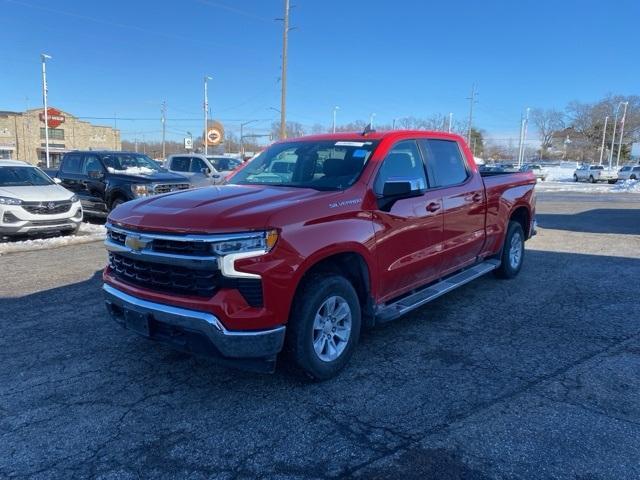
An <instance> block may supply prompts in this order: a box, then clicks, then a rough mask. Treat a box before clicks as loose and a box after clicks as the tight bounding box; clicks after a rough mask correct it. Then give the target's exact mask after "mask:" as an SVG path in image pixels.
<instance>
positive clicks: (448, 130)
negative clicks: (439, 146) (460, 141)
mask: <svg viewBox="0 0 640 480" xmlns="http://www.w3.org/2000/svg"><path fill="white" fill-rule="evenodd" d="M452 123H453V112H449V128H448V129H447V132H449V133H451V124H452Z"/></svg>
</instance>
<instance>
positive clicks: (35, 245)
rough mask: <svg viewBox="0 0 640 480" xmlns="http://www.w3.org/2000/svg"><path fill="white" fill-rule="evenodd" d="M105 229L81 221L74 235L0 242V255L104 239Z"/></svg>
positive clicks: (101, 226)
mask: <svg viewBox="0 0 640 480" xmlns="http://www.w3.org/2000/svg"><path fill="white" fill-rule="evenodd" d="M106 234H107V230H106V229H105V227H104V225H95V224H92V223H86V222H84V223H81V224H80V230H78V233H77V234H76V235H68V236H59V237H51V238H35V239H30V240H22V241H17V242H12V241H9V242H6V243H0V255H2V254H5V253H15V252H30V251H32V250H48V249H51V248H59V247H66V246H67V245H78V244H81V243H90V242H99V241H101V240H104V239H105V237H106Z"/></svg>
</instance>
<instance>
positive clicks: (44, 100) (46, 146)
mask: <svg viewBox="0 0 640 480" xmlns="http://www.w3.org/2000/svg"><path fill="white" fill-rule="evenodd" d="M40 59H41V60H42V103H43V104H44V151H45V156H46V159H47V168H51V165H50V162H49V112H47V108H48V106H47V100H48V99H47V94H48V93H49V88H48V87H47V67H46V65H47V60H51V55H47V54H46V53H41V54H40Z"/></svg>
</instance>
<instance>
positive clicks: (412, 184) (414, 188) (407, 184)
mask: <svg viewBox="0 0 640 480" xmlns="http://www.w3.org/2000/svg"><path fill="white" fill-rule="evenodd" d="M423 183H424V182H423V181H422V180H421V179H419V178H415V179H404V178H403V179H396V180H387V181H386V182H385V183H384V187H383V188H382V196H383V197H385V198H393V197H396V198H405V197H412V196H414V195H420V194H421V193H422V191H423V189H424V184H423Z"/></svg>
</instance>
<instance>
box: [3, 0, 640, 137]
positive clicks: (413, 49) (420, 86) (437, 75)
mask: <svg viewBox="0 0 640 480" xmlns="http://www.w3.org/2000/svg"><path fill="white" fill-rule="evenodd" d="M292 4H294V5H295V7H294V8H293V9H292V11H291V25H292V26H294V27H295V29H294V30H293V31H292V32H291V33H290V49H289V82H288V85H289V93H288V112H289V115H288V119H289V120H293V121H298V122H300V123H302V124H305V125H312V124H314V123H322V124H325V125H329V124H330V122H331V111H332V108H333V106H334V105H339V106H340V111H339V114H338V122H339V123H340V122H348V121H353V120H357V119H362V120H364V119H367V118H368V117H369V115H370V114H371V113H372V112H375V113H376V114H377V116H376V121H377V122H378V123H387V122H388V123H391V120H392V119H393V118H397V117H403V116H416V117H428V116H430V115H433V114H436V113H442V114H446V113H448V112H453V113H454V118H456V119H463V118H466V116H467V115H468V101H467V100H466V97H468V96H469V90H470V88H471V84H472V83H475V84H476V85H477V88H478V91H479V96H478V100H479V103H478V104H477V106H476V117H475V118H476V120H475V121H474V124H475V125H476V126H478V127H479V128H482V129H484V130H485V131H487V133H488V134H489V136H493V137H494V138H506V137H511V136H513V137H516V136H517V131H518V125H519V118H520V112H521V111H522V109H523V108H524V107H526V106H530V107H545V108H550V107H560V108H562V107H564V106H565V104H566V103H567V102H568V101H570V100H580V101H593V100H596V99H598V98H600V97H602V96H604V95H606V94H607V93H610V92H611V93H620V94H638V93H640V92H638V85H639V84H640V82H639V80H640V63H639V62H638V45H640V38H639V36H640V33H639V30H638V19H639V18H640V2H638V1H637V0H614V1H604V0H600V1H592V0H583V1H577V0H556V1H548V0H541V1H490V0H487V1H471V0H463V1H462V0H461V1H449V2H428V1H424V0H420V1H417V0H412V1H409V0H396V1H395V2H389V1H381V0H378V1H376V0H370V1H365V0H357V1H356V0H315V1H312V0H292ZM282 8H283V2H282V1H281V0H235V1H234V0H220V1H217V0H181V1H174V2H169V1H162V2H161V1H151V0H129V1H123V0H110V1H108V2H94V1H87V0H82V1H81V0H58V1H57V2H50V1H42V0H0V11H1V12H2V19H3V22H2V23H3V28H2V36H3V42H2V43H3V47H2V48H0V110H24V109H25V107H26V106H27V104H28V106H29V107H31V108H32V107H34V106H36V105H40V104H41V94H40V88H41V87H40V64H39V54H40V52H47V53H49V54H50V55H52V56H53V60H51V61H50V63H49V65H48V74H49V90H50V103H51V104H52V105H54V106H56V107H58V108H61V109H63V110H66V111H68V112H70V113H72V114H75V115H79V116H85V117H113V116H114V115H115V116H116V117H120V120H118V121H117V126H118V128H121V129H122V131H123V136H124V137H125V138H130V139H133V138H134V137H138V138H139V139H140V138H141V137H142V136H145V138H146V139H151V138H155V139H159V138H160V129H161V125H160V120H159V117H160V104H161V102H162V101H163V100H166V102H167V117H168V122H167V136H168V138H170V139H180V138H182V137H183V136H184V132H186V131H188V130H190V131H192V132H193V133H194V134H195V133H196V132H199V131H200V129H201V125H202V122H201V121H200V120H199V119H200V118H201V116H202V115H201V112H202V110H201V108H202V79H203V76H204V75H205V74H210V75H212V76H213V77H214V79H213V80H212V81H211V82H210V106H211V109H212V114H213V117H214V118H220V119H221V120H222V121H223V123H224V124H225V125H226V126H227V128H228V129H230V130H237V127H238V124H239V122H240V121H246V120H253V119H257V120H259V122H256V123H254V124H253V125H252V126H251V129H253V130H254V131H256V132H257V133H259V132H262V131H267V130H268V127H269V125H270V123H271V122H272V121H274V120H276V119H277V118H278V114H277V113H276V112H275V111H273V110H270V107H274V108H279V104H280V85H279V77H280V54H281V45H282V43H281V42H282V32H281V24H280V23H279V22H276V21H275V20H274V19H275V18H276V17H281V16H282ZM7 39H8V41H7ZM125 118H126V119H136V120H125ZM156 118H157V120H156ZM146 119H148V120H146ZM95 122H96V123H106V124H113V121H112V120H96V121H95Z"/></svg>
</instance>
